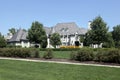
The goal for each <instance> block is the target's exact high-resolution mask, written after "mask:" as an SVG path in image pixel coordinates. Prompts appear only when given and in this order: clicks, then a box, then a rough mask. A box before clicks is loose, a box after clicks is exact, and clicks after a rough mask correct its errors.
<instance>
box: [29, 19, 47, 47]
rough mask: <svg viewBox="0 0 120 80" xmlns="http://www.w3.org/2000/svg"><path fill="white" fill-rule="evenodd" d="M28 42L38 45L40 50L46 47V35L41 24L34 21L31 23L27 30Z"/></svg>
mask: <svg viewBox="0 0 120 80" xmlns="http://www.w3.org/2000/svg"><path fill="white" fill-rule="evenodd" d="M27 38H28V39H29V41H30V42H33V43H35V44H40V46H41V47H42V48H45V47H46V46H47V35H46V32H45V30H44V29H43V24H41V23H39V22H38V21H35V22H33V23H32V25H31V28H30V29H29V30H28V37H27Z"/></svg>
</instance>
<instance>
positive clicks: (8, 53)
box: [0, 48, 39, 58]
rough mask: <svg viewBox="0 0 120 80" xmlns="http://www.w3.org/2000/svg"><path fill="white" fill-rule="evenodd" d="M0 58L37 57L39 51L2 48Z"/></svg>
mask: <svg viewBox="0 0 120 80" xmlns="http://www.w3.org/2000/svg"><path fill="white" fill-rule="evenodd" d="M0 56H3V57H20V58H27V57H32V56H33V57H38V56H39V51H38V50H37V49H34V50H33V49H27V48H3V49H0Z"/></svg>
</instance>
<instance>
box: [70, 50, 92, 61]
mask: <svg viewBox="0 0 120 80" xmlns="http://www.w3.org/2000/svg"><path fill="white" fill-rule="evenodd" d="M70 57H71V59H72V60H77V61H92V60H93V59H94V53H93V50H90V49H81V50H79V51H77V52H72V53H71V55H70Z"/></svg>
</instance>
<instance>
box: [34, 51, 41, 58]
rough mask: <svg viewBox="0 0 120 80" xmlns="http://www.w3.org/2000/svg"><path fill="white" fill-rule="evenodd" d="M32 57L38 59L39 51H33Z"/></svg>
mask: <svg viewBox="0 0 120 80" xmlns="http://www.w3.org/2000/svg"><path fill="white" fill-rule="evenodd" d="M34 57H35V58H39V57H40V55H39V50H35V53H34Z"/></svg>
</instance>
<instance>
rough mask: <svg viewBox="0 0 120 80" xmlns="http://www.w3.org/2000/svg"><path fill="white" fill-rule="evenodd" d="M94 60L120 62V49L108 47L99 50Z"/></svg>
mask: <svg viewBox="0 0 120 80" xmlns="http://www.w3.org/2000/svg"><path fill="white" fill-rule="evenodd" d="M96 60H97V61H100V62H101V61H102V62H112V63H120V50H118V49H108V50H99V51H98V53H97V54H96Z"/></svg>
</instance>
